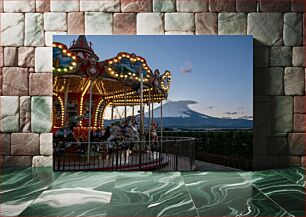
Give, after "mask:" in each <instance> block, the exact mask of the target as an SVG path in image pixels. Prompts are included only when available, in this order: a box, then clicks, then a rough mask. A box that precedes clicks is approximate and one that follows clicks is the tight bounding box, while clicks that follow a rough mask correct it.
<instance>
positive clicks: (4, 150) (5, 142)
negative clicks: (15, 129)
mask: <svg viewBox="0 0 306 217" xmlns="http://www.w3.org/2000/svg"><path fill="white" fill-rule="evenodd" d="M10 153H11V134H9V133H0V155H10Z"/></svg>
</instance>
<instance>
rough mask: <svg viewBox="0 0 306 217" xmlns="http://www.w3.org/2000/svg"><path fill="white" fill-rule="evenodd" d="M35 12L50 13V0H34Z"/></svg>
mask: <svg viewBox="0 0 306 217" xmlns="http://www.w3.org/2000/svg"><path fill="white" fill-rule="evenodd" d="M36 11H37V12H48V11H50V0H36Z"/></svg>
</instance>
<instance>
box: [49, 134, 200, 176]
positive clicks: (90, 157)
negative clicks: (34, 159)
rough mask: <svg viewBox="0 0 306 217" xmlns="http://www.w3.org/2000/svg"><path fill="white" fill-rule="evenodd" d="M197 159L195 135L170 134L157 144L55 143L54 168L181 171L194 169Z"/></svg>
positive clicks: (125, 142) (135, 142)
mask: <svg viewBox="0 0 306 217" xmlns="http://www.w3.org/2000/svg"><path fill="white" fill-rule="evenodd" d="M88 145H89V149H88ZM88 150H89V152H87V151H88ZM194 160H195V139H193V138H181V137H178V138H174V137H169V138H164V140H163V141H162V142H158V143H153V142H148V141H115V142H90V143H88V142H64V141H54V142H53V168H54V170H56V171H81V170H104V171H137V170H138V171H139V170H163V171H182V170H193V169H195V165H194Z"/></svg>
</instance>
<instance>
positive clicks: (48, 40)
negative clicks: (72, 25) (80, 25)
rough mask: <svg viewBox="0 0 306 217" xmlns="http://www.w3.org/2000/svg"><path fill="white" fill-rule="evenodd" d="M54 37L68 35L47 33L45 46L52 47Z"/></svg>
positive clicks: (65, 33)
mask: <svg viewBox="0 0 306 217" xmlns="http://www.w3.org/2000/svg"><path fill="white" fill-rule="evenodd" d="M53 35H67V32H45V44H46V46H50V47H51V46H52V43H53Z"/></svg>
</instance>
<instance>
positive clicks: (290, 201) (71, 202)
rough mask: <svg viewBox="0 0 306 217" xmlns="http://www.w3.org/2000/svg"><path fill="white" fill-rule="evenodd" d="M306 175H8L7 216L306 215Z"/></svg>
mask: <svg viewBox="0 0 306 217" xmlns="http://www.w3.org/2000/svg"><path fill="white" fill-rule="evenodd" d="M304 174H305V169H303V168H288V169H283V170H269V171H259V172H159V173H158V172H53V171H52V169H51V168H45V169H32V168H27V169H18V170H12V169H11V170H9V169H5V170H4V171H3V172H2V174H1V188H0V194H1V195H0V198H1V207H0V209H1V211H0V212H1V213H0V216H3V215H7V216H16V215H20V216H290V215H296V216H304V214H305V213H304V207H305V202H304V199H305V179H304V178H305V175H304Z"/></svg>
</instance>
